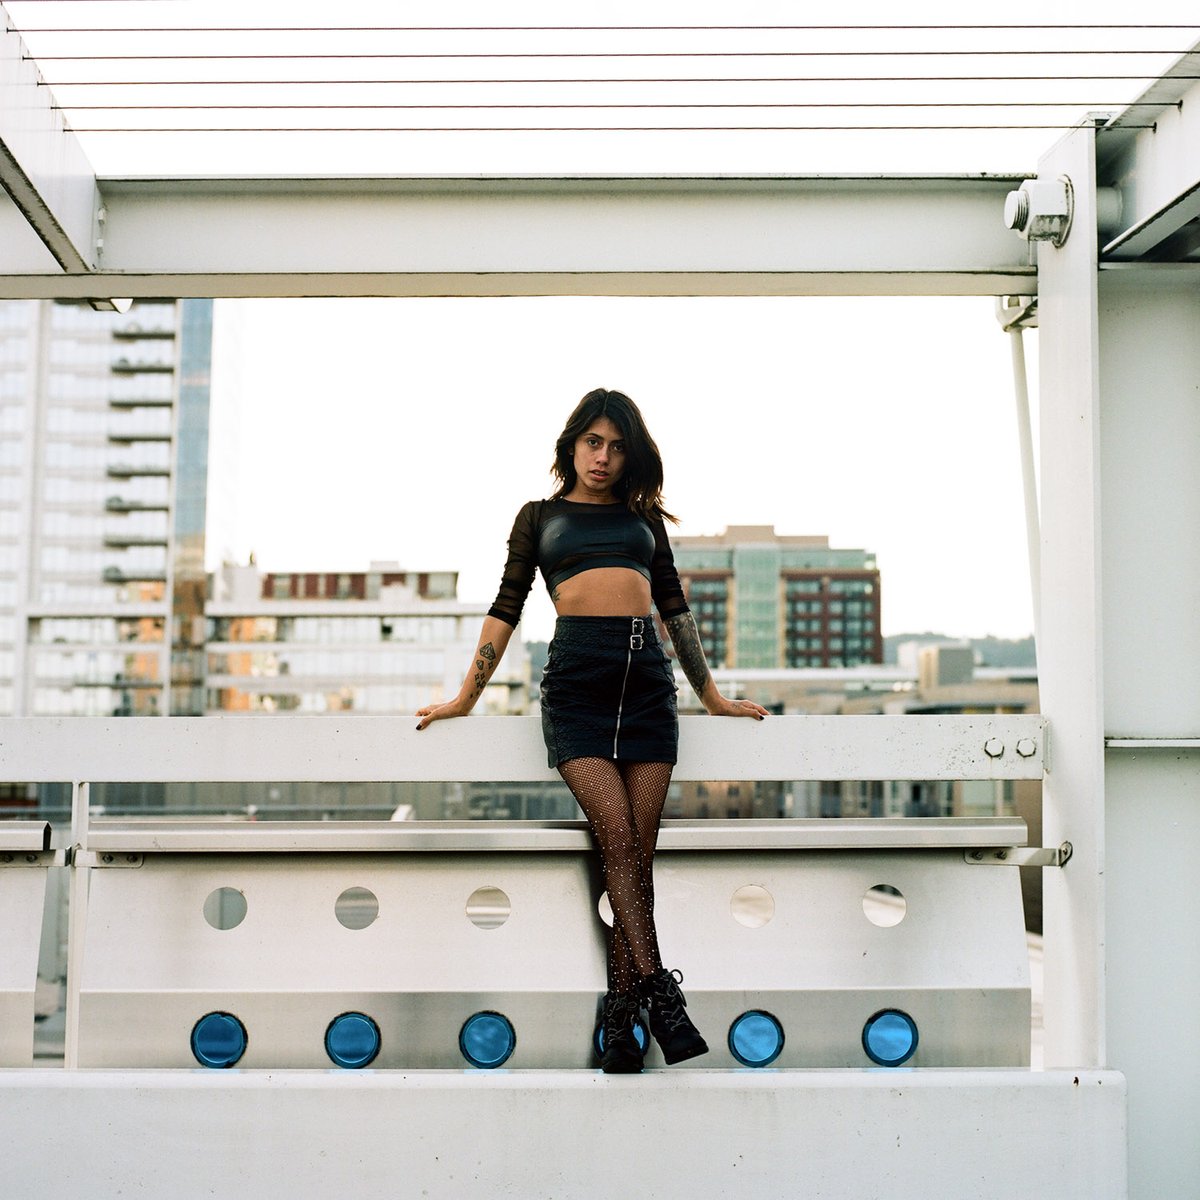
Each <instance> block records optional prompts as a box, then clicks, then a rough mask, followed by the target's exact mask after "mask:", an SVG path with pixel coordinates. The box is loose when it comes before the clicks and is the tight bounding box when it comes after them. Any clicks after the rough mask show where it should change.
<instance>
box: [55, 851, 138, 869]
mask: <svg viewBox="0 0 1200 1200" xmlns="http://www.w3.org/2000/svg"><path fill="white" fill-rule="evenodd" d="M71 861H72V863H73V864H74V865H75V866H77V867H109V868H112V867H121V868H124V869H125V870H127V871H128V870H132V869H134V868H137V867H140V866H141V865H142V863H143V862H144V861H145V859H144V856H143V855H141V854H122V853H120V852H119V851H115V850H113V851H110V850H104V851H102V852H101V853H99V854H98V853H96V851H95V850H80V849H79V847H78V846H76V847H75V853H74V854H73V855H72V858H71Z"/></svg>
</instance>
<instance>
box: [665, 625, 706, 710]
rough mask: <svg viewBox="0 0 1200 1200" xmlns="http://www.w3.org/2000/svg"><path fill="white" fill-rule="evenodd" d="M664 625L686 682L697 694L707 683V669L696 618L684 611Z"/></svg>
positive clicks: (699, 693) (701, 691) (700, 692)
mask: <svg viewBox="0 0 1200 1200" xmlns="http://www.w3.org/2000/svg"><path fill="white" fill-rule="evenodd" d="M666 625H667V632H668V633H669V634H670V635H671V643H672V645H674V647H675V657H676V658H678V659H679V665H680V666H681V667H682V668H683V673H684V675H686V676H687V681H688V683H690V684H691V685H692V688H693V690H694V691H695V693H696V695H697V696H699V695H701V694H702V693H703V691H704V686H705V684H707V683H708V680H709V671H708V661H707V660H706V659H705V657H704V647H703V646H702V645H701V644H700V631H699V630H698V629H697V628H696V618H695V617H693V616H692V614H691V613H690V612H684V613H680V614H679V615H678V616H677V617H671V618H670V619H669V620H668V621H667V622H666Z"/></svg>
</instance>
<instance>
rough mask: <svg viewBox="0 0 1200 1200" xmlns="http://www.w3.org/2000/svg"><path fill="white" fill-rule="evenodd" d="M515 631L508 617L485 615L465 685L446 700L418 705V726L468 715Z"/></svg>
mask: <svg viewBox="0 0 1200 1200" xmlns="http://www.w3.org/2000/svg"><path fill="white" fill-rule="evenodd" d="M512 635H513V627H512V626H511V625H510V624H509V623H508V622H507V621H502V620H500V618H499V617H484V619H483V632H482V633H480V635H479V645H477V646H476V647H475V654H474V656H473V657H472V659H471V667H470V669H469V670H468V671H467V677H466V678H465V679H464V680H463V685H462V687H461V688H459V689H458V695H457V696H455V697H454V699H453V700H448V701H447V702H446V703H445V704H427V705H425V707H424V708H418V709H417V716H418V717H420V718H421V719H420V721H418V722H417V728H418V729H424V728H425V727H426V726H427V725H428V724H429V723H430V722H431V721H441V720H443V719H445V718H446V717H465V716H466V715H467V713H469V712H470V711H471V709H473V708H474V707H475V702H476V701H477V700H478V699H479V697H480V696H482V695H483V689H484V688H485V687H487V685H488V680H489V679H491V677H492V674H493V673H494V672H495V670H496V668H497V667H498V666H499V665H500V660H501V659H502V658H503V657H504V651H505V650H507V649H508V643H509V639H510V638H511V637H512Z"/></svg>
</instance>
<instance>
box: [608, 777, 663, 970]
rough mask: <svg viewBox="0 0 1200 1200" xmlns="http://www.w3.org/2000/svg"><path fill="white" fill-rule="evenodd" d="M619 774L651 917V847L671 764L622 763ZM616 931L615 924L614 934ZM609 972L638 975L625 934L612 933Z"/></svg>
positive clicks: (657, 960) (658, 964) (658, 961)
mask: <svg viewBox="0 0 1200 1200" xmlns="http://www.w3.org/2000/svg"><path fill="white" fill-rule="evenodd" d="M620 771H621V777H622V779H623V780H624V781H625V791H626V793H627V794H628V796H629V807H630V809H631V810H632V812H633V825H634V829H635V831H636V833H637V841H638V855H639V858H640V860H641V867H642V881H643V884H644V885H645V889H646V895H647V902H648V904H649V907H650V913H651V918H652V919H653V914H654V850H655V847H656V846H657V845H658V827H659V824H660V823H661V821H662V813H663V805H664V804H665V803H666V799H667V789H668V788H669V787H670V785H671V771H672V764H671V763H655V762H648V763H622V764H621V765H620ZM616 933H618V929H617V927H616V926H615V925H614V934H616ZM654 948H655V965H654V970H655V971H661V970H662V959H661V958H660V957H659V955H658V934H657V928H656V929H655V940H654ZM609 973H610V974H614V975H620V976H621V977H622V978H627V977H628V976H630V975H638V974H640V972H638V971H637V970H636V968H635V967H634V964H633V960H632V958H631V956H630V953H629V947H628V944H627V941H626V939H625V937H624V936H614V938H613V941H612V950H611V953H610V966H609Z"/></svg>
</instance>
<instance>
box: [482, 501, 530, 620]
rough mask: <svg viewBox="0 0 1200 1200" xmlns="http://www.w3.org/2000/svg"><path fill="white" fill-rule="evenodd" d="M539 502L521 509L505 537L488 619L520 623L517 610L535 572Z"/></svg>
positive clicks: (519, 609)
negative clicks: (504, 555)
mask: <svg viewBox="0 0 1200 1200" xmlns="http://www.w3.org/2000/svg"><path fill="white" fill-rule="evenodd" d="M542 503H543V502H542V501H540V500H530V501H529V502H528V503H527V504H524V505H522V507H521V511H520V512H519V513H517V518H516V520H515V521H514V522H513V527H512V532H511V533H510V534H509V535H508V561H507V562H506V563H505V564H504V575H503V577H502V578H501V580H500V590H499V591H498V592H497V593H496V600H495V603H493V605H492V607H491V608H490V609H488V616H489V617H495V618H496V619H497V620H500V621H503V622H505V624H507V625H514V626H515V625H516V624H517V622H518V621H519V620H520V619H521V610H522V609H523V608H524V607H525V600H526V598H527V597H528V595H529V589H530V588H531V587H532V586H533V577H534V575H535V574H536V572H537V532H538V519H539V517H540V515H541V506H542Z"/></svg>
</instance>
